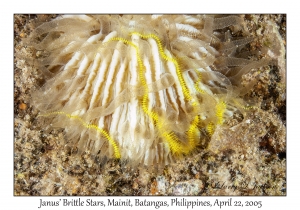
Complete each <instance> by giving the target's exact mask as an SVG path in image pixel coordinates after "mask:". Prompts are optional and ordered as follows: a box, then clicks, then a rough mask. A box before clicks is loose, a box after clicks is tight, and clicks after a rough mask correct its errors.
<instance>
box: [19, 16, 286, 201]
mask: <svg viewBox="0 0 300 210" xmlns="http://www.w3.org/2000/svg"><path fill="white" fill-rule="evenodd" d="M53 17H55V15H39V16H36V15H15V16H14V48H15V49H14V50H15V53H18V54H20V55H24V56H31V57H33V58H34V56H37V55H36V54H35V52H33V51H32V50H30V49H28V48H27V47H26V46H24V44H23V42H22V38H26V37H28V35H29V34H30V32H31V31H32V30H33V26H32V24H31V22H32V21H33V20H34V19H36V18H38V19H39V21H49V20H50V19H51V18H53ZM241 17H243V18H244V20H245V22H246V24H247V27H248V29H249V31H250V33H251V35H252V36H253V37H255V39H254V41H253V42H252V43H251V44H250V45H249V46H248V48H249V50H250V51H251V50H257V49H260V47H261V46H262V45H263V44H264V43H265V40H266V39H265V37H266V36H268V34H266V31H267V30H265V28H264V27H265V25H267V24H266V23H268V22H269V23H272V24H273V25H274V26H276V27H277V29H278V32H279V34H280V35H281V37H280V40H279V39H278V37H277V39H276V38H274V39H273V41H274V40H275V41H277V42H280V43H283V45H284V46H286V35H285V34H286V16H285V15H242V16H241ZM270 40H271V41H272V37H271V38H270ZM284 57H285V55H280V56H278V58H277V59H278V60H279V62H281V61H282V58H284ZM254 76H255V77H257V78H258V82H257V84H256V85H255V86H254V88H253V89H252V90H251V91H250V92H249V93H248V95H247V97H248V98H250V99H252V100H253V101H256V102H257V103H258V104H259V105H260V108H259V109H255V110H251V111H249V112H248V113H247V115H246V116H244V119H240V118H239V117H236V118H235V119H233V120H232V122H228V124H229V125H232V126H231V127H234V129H229V128H224V130H223V131H222V132H221V131H220V135H221V136H222V138H221V139H219V140H218V139H217V138H214V137H213V138H212V139H211V141H210V147H209V149H208V148H205V149H202V150H200V151H199V152H198V153H197V154H195V155H193V156H189V157H185V158H183V159H181V160H179V161H177V162H176V163H174V164H173V165H169V166H166V167H165V168H164V170H162V171H160V172H155V171H152V172H151V171H148V170H146V169H145V168H134V169H131V168H130V167H125V168H124V167H121V166H120V164H119V162H118V161H115V160H111V161H108V163H107V164H105V165H102V166H99V165H97V164H98V163H97V162H96V161H95V160H94V159H93V158H91V157H90V156H89V155H88V154H85V155H83V156H82V157H78V156H74V155H71V156H70V155H69V154H70V151H69V150H68V149H67V148H66V147H65V143H64V142H65V140H64V130H63V129H53V130H52V131H51V132H50V133H47V132H45V130H44V127H43V125H42V124H40V123H39V121H38V120H37V115H38V113H39V112H38V110H36V109H35V107H33V106H32V104H31V101H30V92H31V91H32V90H34V89H35V88H36V87H37V86H38V85H40V84H41V83H42V81H43V79H42V78H41V77H40V76H39V74H38V69H36V68H35V66H34V65H32V64H30V62H26V61H25V60H23V59H21V58H17V57H15V59H14V195H20V196H22V195H115V196H117V195H286V89H285V87H286V86H285V83H284V82H282V74H281V73H280V70H279V68H278V67H277V66H275V65H274V66H271V65H270V66H268V67H264V68H260V69H256V70H253V71H252V72H251V74H250V75H248V79H249V78H250V79H251V77H254ZM246 79H247V78H246ZM214 148H218V152H215V151H216V150H214Z"/></svg>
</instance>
